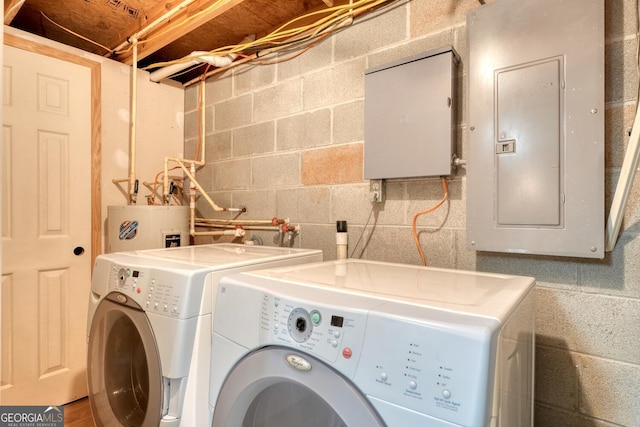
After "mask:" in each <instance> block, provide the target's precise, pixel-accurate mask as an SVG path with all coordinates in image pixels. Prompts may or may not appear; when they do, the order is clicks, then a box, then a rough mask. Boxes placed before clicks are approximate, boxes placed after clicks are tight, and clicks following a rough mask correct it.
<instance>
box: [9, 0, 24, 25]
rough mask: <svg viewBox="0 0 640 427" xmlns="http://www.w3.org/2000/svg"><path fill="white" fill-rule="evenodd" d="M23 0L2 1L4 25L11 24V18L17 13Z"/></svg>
mask: <svg viewBox="0 0 640 427" xmlns="http://www.w3.org/2000/svg"><path fill="white" fill-rule="evenodd" d="M24 2H25V0H9V2H8V3H7V2H6V1H5V2H4V25H9V24H11V21H13V18H15V16H16V15H17V14H18V12H19V11H20V8H21V7H22V5H23V4H24Z"/></svg>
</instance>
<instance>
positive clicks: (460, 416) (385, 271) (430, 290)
mask: <svg viewBox="0 0 640 427" xmlns="http://www.w3.org/2000/svg"><path fill="white" fill-rule="evenodd" d="M533 285H534V280H533V279H532V278H528V277H517V276H507V275H499V274H483V273H476V272H467V271H454V270H444V269H435V268H426V267H417V266H408V265H399V264H389V263H381V262H373V261H360V260H351V259H349V260H344V261H333V262H325V263H317V264H313V265H307V266H294V267H284V268H280V269H273V270H261V271H256V272H248V273H242V274H238V275H232V276H227V277H225V278H223V279H222V280H221V282H220V285H219V287H218V291H217V292H218V296H217V300H216V307H215V315H214V326H213V352H212V358H211V360H212V365H211V392H210V405H211V408H210V409H211V410H212V412H213V421H212V426H213V427H240V426H242V427H252V426H253V427H255V426H261V427H270V426H273V427H294V426H301V425H304V426H318V427H320V426H322V427H327V426H332V427H338V426H349V427H360V426H368V427H375V426H388V427H407V426H424V427H445V426H447V427H451V426H466V427H487V426H497V425H501V426H509V427H521V426H527V427H531V426H532V425H533V369H534V363H533V362H534V293H533V292H531V289H532V287H533Z"/></svg>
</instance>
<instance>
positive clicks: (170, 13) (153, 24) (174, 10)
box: [109, 0, 196, 55]
mask: <svg viewBox="0 0 640 427" xmlns="http://www.w3.org/2000/svg"><path fill="white" fill-rule="evenodd" d="M195 1H196V0H185V1H183V2H182V3H180V4H179V5H178V6H176V7H174V8H172V9H171V10H169V11H167V13H165V14H164V15H162V16H160V17H159V18H158V19H156V20H155V21H152V22H151V23H150V24H149V25H147V26H146V27H144V28H143V29H141V30H140V31H138V32H137V33H135V34H134V35H132V36H131V37H130V38H129V40H126V41H124V42H122V43H120V45H119V46H118V47H116V48H115V49H113V52H118V51H120V50H122V49H124V48H125V47H126V46H128V45H129V44H132V43H133V39H136V40H139V39H140V37H142V36H143V35H144V34H146V33H148V32H149V31H151V30H152V29H154V28H155V27H157V26H158V25H160V23H161V22H164V21H165V20H167V19H169V18H171V17H172V16H173V15H175V14H176V13H178V12H180V11H182V10H183V9H185V8H186V7H187V6H189V5H190V4H191V3H193V2H195ZM109 55H110V53H109Z"/></svg>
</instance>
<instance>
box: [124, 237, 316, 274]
mask: <svg viewBox="0 0 640 427" xmlns="http://www.w3.org/2000/svg"><path fill="white" fill-rule="evenodd" d="M133 254H135V255H137V256H144V257H147V258H156V259H162V260H171V261H174V262H179V263H187V264H193V265H202V266H206V267H208V268H209V269H211V270H215V269H217V268H219V269H226V268H229V267H236V266H243V265H248V264H256V263H259V262H271V261H278V260H281V259H289V258H297V257H305V256H315V257H318V256H320V257H321V256H322V251H320V250H318V249H295V248H281V247H272V246H254V245H244V244H238V243H215V244H209V245H193V246H180V247H176V248H167V249H150V250H141V251H136V252H133ZM321 259H322V258H318V259H317V260H321Z"/></svg>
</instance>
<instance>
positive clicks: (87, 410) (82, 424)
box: [64, 397, 96, 427]
mask: <svg viewBox="0 0 640 427" xmlns="http://www.w3.org/2000/svg"><path fill="white" fill-rule="evenodd" d="M64 426H65V427H95V426H96V424H95V423H94V422H93V416H91V407H90V406H89V398H87V397H85V398H84V399H80V400H76V401H75V402H71V403H67V404H66V405H64Z"/></svg>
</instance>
